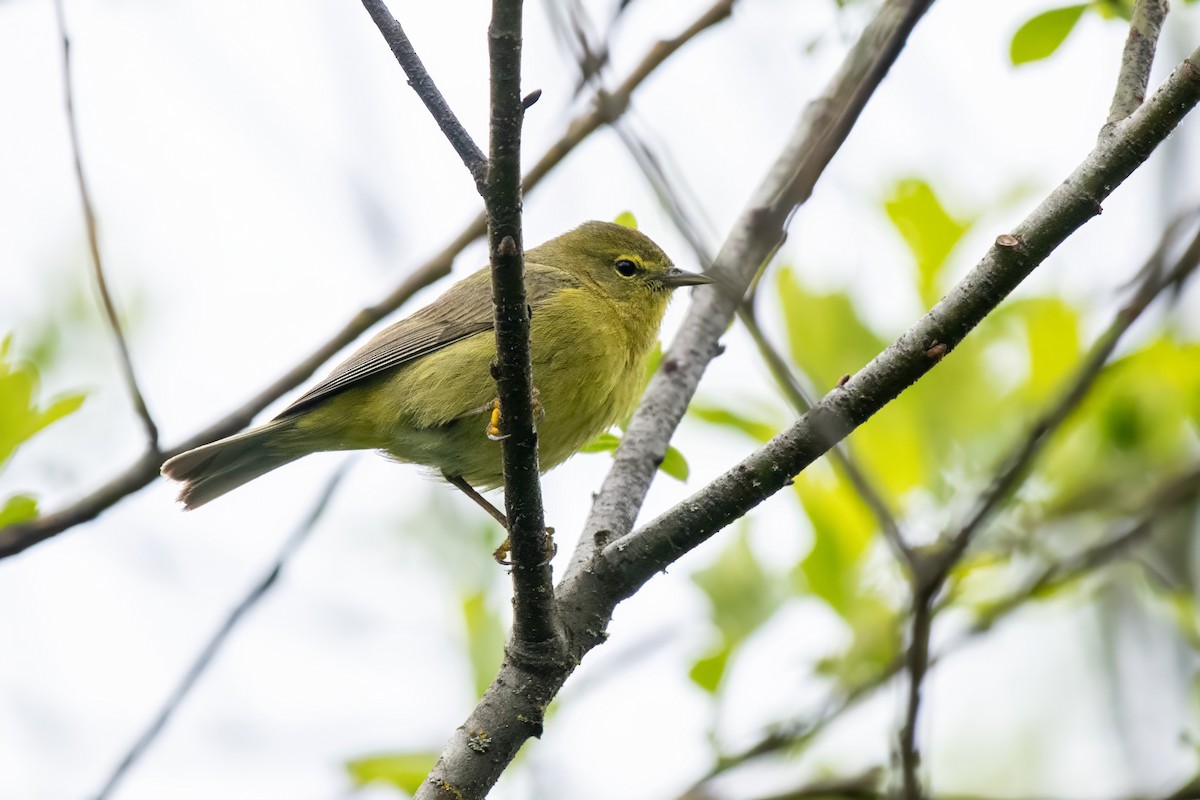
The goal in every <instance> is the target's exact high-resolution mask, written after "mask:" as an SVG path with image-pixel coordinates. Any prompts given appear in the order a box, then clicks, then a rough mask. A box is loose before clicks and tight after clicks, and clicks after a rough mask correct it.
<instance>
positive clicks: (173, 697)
mask: <svg viewBox="0 0 1200 800" xmlns="http://www.w3.org/2000/svg"><path fill="white" fill-rule="evenodd" d="M350 464H351V462H350V461H346V462H344V463H343V464H342V466H341V467H339V468H338V469H337V470H336V471H335V472H334V473H333V475H331V476H330V477H329V480H328V481H327V482H326V483H325V488H324V489H322V490H321V493H320V494H319V495H318V496H317V501H316V502H315V503H314V504H313V507H312V510H311V511H309V512H308V516H306V517H305V518H304V520H303V521H302V522H301V523H300V524H299V525H298V526H297V527H296V530H295V531H293V532H292V534H291V535H290V536H288V538H287V539H286V540H285V541H284V543H283V546H282V547H281V548H279V552H278V553H277V554H276V556H275V561H274V562H273V563H272V564H271V568H270V569H269V570H267V573H266V574H265V575H264V576H263V577H262V579H261V580H260V581H259V582H258V583H257V584H255V585H254V587H252V588H251V589H250V591H249V592H248V593H247V594H246V596H245V597H244V598H242V601H241V602H240V603H238V604H237V606H235V607H234V609H233V611H231V612H230V613H229V616H228V617H226V618H225V621H224V622H223V623H222V624H221V626H220V627H219V628H217V630H216V632H215V633H214V634H213V635H212V638H211V639H209V640H208V642H207V643H206V644H205V645H204V647H203V648H201V650H200V653H199V654H198V655H197V656H196V660H195V661H193V662H192V665H191V666H190V667H188V670H187V672H185V673H184V675H183V678H182V679H181V680H180V681H179V685H177V686H176V687H175V690H174V691H173V692H171V694H170V695H169V696H168V697H167V699H166V700H165V701H164V702H163V705H162V707H161V708H159V710H158V713H157V714H155V715H154V719H153V720H151V722H150V724H149V725H147V726H146V729H145V730H144V731H142V734H141V735H140V736H139V737H138V738H137V741H135V742H134V743H133V746H131V747H130V748H129V750H128V752H126V753H125V757H124V758H122V759H121V762H120V763H119V764H117V767H116V769H114V770H113V773H112V775H110V776H109V778H108V780H107V781H106V782H105V784H104V787H103V788H102V789H101V790H100V791H99V792H98V793H97V794H96V800H106V798H109V797H111V796H112V793H113V791H114V790H115V789H116V788H117V786H118V785H119V784H120V783H121V781H122V780H123V779H124V777H125V775H126V774H127V773H128V772H129V770H131V769H132V768H133V767H134V766H135V765H136V764H137V762H138V761H140V760H141V758H142V757H143V756H144V755H145V754H146V752H147V751H148V750H149V749H150V746H151V745H153V744H154V741H155V740H156V739H157V738H158V735H159V734H160V733H162V731H163V729H164V728H165V727H166V725H167V722H168V721H170V719H171V716H172V715H173V714H174V713H175V711H176V710H177V709H178V708H179V707H180V706H181V705H183V701H184V700H186V699H187V696H188V694H190V693H191V691H192V689H193V688H194V687H195V685H196V682H197V681H199V680H200V677H201V676H202V675H203V674H204V672H205V671H206V670H207V669H208V667H209V666H210V665H211V664H212V662H213V659H214V658H216V656H217V653H219V652H220V650H221V648H222V647H223V646H224V645H225V642H227V641H228V640H229V636H230V634H232V633H233V630H234V628H236V627H237V625H238V623H240V622H241V621H242V619H243V618H245V616H246V614H247V613H249V611H250V610H251V609H253V608H254V607H255V606H256V605H258V603H259V601H260V600H262V599H263V597H265V596H266V594H267V592H269V591H270V590H271V588H272V587H273V586H274V585H275V582H276V581H277V580H278V579H279V576H280V574H281V573H282V572H283V568H284V567H285V566H287V564H288V562H290V561H291V560H292V557H293V556H294V555H296V551H297V550H299V549H300V545H302V544H304V542H305V540H307V539H308V536H309V534H310V533H312V531H313V528H315V527H316V525H317V522H318V521H320V519H321V517H322V516H323V515H324V514H325V509H327V508H328V507H329V501H330V500H331V499H333V495H334V493H335V492H336V491H337V488H338V486H339V485H341V482H342V478H344V477H345V476H346V473H347V472H348V471H349V466H350Z"/></svg>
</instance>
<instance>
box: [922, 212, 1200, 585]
mask: <svg viewBox="0 0 1200 800" xmlns="http://www.w3.org/2000/svg"><path fill="white" fill-rule="evenodd" d="M1197 221H1200V209H1194V210H1192V211H1190V212H1188V213H1186V214H1184V215H1183V216H1181V217H1180V218H1179V219H1178V220H1176V221H1175V222H1174V223H1173V224H1171V225H1170V226H1168V228H1167V231H1166V232H1165V233H1164V234H1163V238H1162V241H1161V242H1160V243H1159V245H1158V247H1157V248H1156V249H1155V252H1154V254H1153V255H1152V256H1151V257H1150V260H1149V262H1148V263H1147V264H1146V265H1145V266H1144V267H1142V269H1141V270H1140V274H1144V275H1145V276H1146V279H1145V280H1143V281H1142V283H1141V284H1140V286H1139V287H1138V289H1137V291H1136V292H1135V293H1134V295H1133V297H1131V298H1130V299H1129V301H1128V302H1127V303H1126V304H1125V305H1124V306H1123V307H1122V308H1121V310H1120V311H1118V312H1117V315H1116V317H1115V318H1114V319H1113V321H1112V322H1111V323H1109V326H1108V328H1107V329H1105V331H1104V333H1103V334H1102V335H1101V336H1100V338H1099V339H1098V340H1096V343H1095V344H1094V345H1093V346H1092V348H1091V350H1090V351H1089V352H1088V355H1087V358H1085V359H1084V362H1083V365H1082V367H1081V368H1080V369H1079V371H1078V373H1077V374H1076V376H1075V378H1074V380H1073V381H1072V382H1071V384H1070V386H1068V387H1067V389H1066V391H1064V392H1063V394H1062V396H1061V397H1060V398H1059V400H1058V402H1057V403H1055V405H1054V406H1053V407H1052V408H1050V409H1049V410H1048V411H1047V412H1046V413H1045V414H1044V415H1043V416H1042V417H1041V419H1039V420H1038V421H1037V422H1036V423H1035V424H1034V425H1033V427H1032V428H1031V429H1030V431H1029V434H1028V435H1027V436H1026V437H1025V438H1024V439H1023V440H1022V441H1021V443H1020V444H1019V445H1018V446H1017V448H1016V449H1015V450H1014V451H1013V453H1012V454H1011V455H1009V457H1008V458H1007V459H1005V461H1004V464H1003V466H1002V467H1001V468H1000V470H999V472H998V473H997V475H996V477H995V478H994V479H993V480H992V482H991V485H990V486H989V487H988V489H987V491H986V492H984V494H983V496H982V497H980V499H979V502H978V503H977V504H976V506H975V509H974V510H973V511H972V512H971V514H970V516H969V517H968V518H967V519H966V521H965V522H963V523H962V525H961V526H960V527H959V528H958V531H957V532H956V533H955V534H954V536H953V538H952V539H951V540H950V544H949V546H948V547H947V548H946V550H945V552H944V553H943V554H942V555H941V557H940V563H939V565H938V568H937V569H936V570H933V571H932V572H931V573H930V578H931V579H933V580H936V581H938V582H939V584H940V582H941V581H942V580H944V579H945V576H946V574H947V573H948V572H949V571H950V569H951V568H952V567H953V566H954V564H956V563H957V562H958V560H959V559H960V558H962V555H963V553H964V552H965V551H966V549H967V547H968V546H969V545H970V543H971V541H972V539H973V538H974V536H975V534H976V533H977V532H978V531H979V529H980V528H981V527H982V526H983V525H984V524H985V523H986V522H987V520H988V519H990V518H991V516H992V515H993V514H994V513H995V511H996V510H997V509H998V508H999V507H1000V505H1001V504H1002V503H1003V502H1004V501H1005V500H1007V499H1008V497H1009V496H1010V495H1011V494H1012V492H1013V490H1014V489H1016V487H1017V486H1018V485H1019V484H1020V482H1021V481H1022V480H1023V479H1024V477H1025V475H1026V474H1027V471H1028V469H1029V467H1030V465H1032V464H1033V462H1034V461H1035V460H1036V459H1037V457H1038V455H1040V454H1041V452H1042V450H1043V449H1044V448H1045V446H1046V443H1047V442H1048V441H1049V440H1050V438H1051V437H1052V436H1053V435H1054V432H1055V431H1056V430H1058V429H1059V428H1060V427H1061V426H1062V424H1063V423H1064V422H1066V421H1067V419H1068V418H1069V417H1070V416H1071V412H1073V411H1074V410H1075V409H1076V408H1077V407H1078V406H1079V404H1080V403H1081V402H1083V399H1084V398H1085V397H1086V396H1087V393H1088V392H1089V391H1090V390H1091V388H1092V385H1093V384H1094V383H1095V382H1096V379H1097V378H1099V377H1100V373H1101V371H1103V369H1104V366H1105V364H1107V363H1108V359H1109V358H1110V357H1111V356H1112V354H1113V352H1114V351H1115V350H1116V348H1117V344H1118V343H1119V342H1120V340H1121V337H1122V336H1124V335H1125V333H1126V332H1127V331H1128V330H1129V328H1130V327H1131V326H1132V325H1133V323H1134V322H1136V321H1137V319H1138V318H1139V317H1140V316H1141V315H1142V312H1144V311H1145V310H1146V309H1147V308H1148V307H1149V306H1150V304H1151V303H1153V302H1154V300H1155V299H1156V298H1157V297H1158V296H1159V295H1160V294H1161V293H1162V292H1163V291H1165V290H1166V289H1167V288H1168V287H1170V286H1173V285H1179V284H1181V283H1182V282H1183V281H1185V280H1186V279H1187V278H1188V276H1189V275H1191V274H1192V273H1193V272H1194V271H1195V270H1196V269H1197V267H1200V231H1197V232H1196V233H1195V235H1194V236H1193V237H1192V240H1191V242H1190V244H1188V246H1187V247H1186V248H1185V249H1184V251H1183V253H1181V254H1180V255H1179V257H1178V258H1177V259H1176V260H1175V263H1174V264H1173V265H1172V266H1171V267H1170V268H1169V269H1166V270H1163V269H1162V267H1161V264H1162V262H1163V261H1164V259H1165V258H1166V254H1167V252H1168V251H1169V250H1170V249H1171V248H1172V247H1173V246H1174V245H1175V243H1176V241H1175V240H1176V237H1177V235H1178V234H1179V232H1180V231H1181V229H1182V228H1184V227H1185V226H1187V225H1194V224H1195V223H1196V222H1197Z"/></svg>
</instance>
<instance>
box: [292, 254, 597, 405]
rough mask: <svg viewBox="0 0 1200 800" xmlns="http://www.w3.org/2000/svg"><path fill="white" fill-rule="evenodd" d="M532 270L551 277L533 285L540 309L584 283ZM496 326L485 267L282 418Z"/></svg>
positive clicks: (356, 356)
mask: <svg viewBox="0 0 1200 800" xmlns="http://www.w3.org/2000/svg"><path fill="white" fill-rule="evenodd" d="M526 272H527V275H528V274H530V273H540V274H541V277H543V278H545V280H539V281H536V282H534V283H533V284H531V285H530V286H528V287H527V298H528V301H529V303H530V305H532V306H533V307H534V308H535V309H536V308H537V306H538V305H539V304H540V303H541V302H542V301H544V300H545V299H546V298H547V297H549V296H550V295H551V294H553V293H554V292H557V291H559V290H560V289H563V288H566V287H568V286H578V285H579V283H578V281H576V280H575V279H574V278H573V277H571V276H570V275H568V274H567V273H565V272H562V271H561V270H558V269H554V268H551V267H545V266H542V265H539V264H526ZM493 325H494V318H493V312H492V284H491V278H490V275H489V273H488V269H487V268H486V267H485V268H484V269H481V270H479V271H478V272H475V273H473V274H471V275H469V276H468V277H466V278H464V279H463V280H461V281H459V282H458V283H456V284H454V285H453V286H451V287H450V288H449V289H448V290H446V293H445V294H443V295H442V296H441V297H439V298H438V299H437V300H435V301H434V302H433V303H432V304H430V305H428V306H426V307H425V308H423V309H421V310H420V311H418V312H416V313H415V314H413V315H412V316H410V317H405V318H404V319H402V320H400V321H399V322H397V323H395V324H394V325H390V326H388V327H387V328H384V329H383V330H382V331H380V332H379V333H377V334H376V335H375V336H374V337H373V338H372V339H371V340H370V341H369V342H367V343H366V344H365V345H363V346H362V347H360V348H359V349H358V350H356V351H355V352H354V353H353V354H352V355H351V356H350V357H349V358H347V359H346V360H345V361H343V362H342V363H341V364H339V365H338V366H337V367H335V368H334V370H333V372H331V373H330V374H329V376H328V377H327V378H325V380H323V381H321V382H320V383H318V384H317V385H316V386H314V387H313V388H312V389H310V390H308V391H307V392H305V393H304V394H303V395H302V396H301V397H300V398H298V399H297V400H296V401H295V402H293V403H292V404H291V405H290V406H288V407H287V408H285V409H284V410H283V411H282V412H281V413H280V414H279V416H278V417H276V419H280V418H283V417H287V416H290V415H292V414H295V413H296V412H298V411H302V410H304V409H305V408H309V407H310V406H313V405H315V404H316V403H319V402H320V401H322V400H324V399H326V398H328V397H331V396H332V395H335V394H337V393H338V392H340V391H342V390H343V389H346V388H347V387H349V386H352V385H353V384H355V383H358V382H359V381H361V380H364V379H366V378H370V377H372V376H375V375H378V374H380V373H382V372H386V371H387V370H390V369H394V368H395V367H399V366H401V365H402V364H407V363H408V362H410V361H415V360H416V359H418V358H421V357H422V356H426V355H429V354H430V353H433V352H436V351H438V350H440V349H442V348H443V347H448V346H450V345H452V344H454V343H455V342H458V341H462V340H463V339H466V338H467V337H469V336H474V335H475V334H478V333H483V332H484V331H490V330H492V329H493Z"/></svg>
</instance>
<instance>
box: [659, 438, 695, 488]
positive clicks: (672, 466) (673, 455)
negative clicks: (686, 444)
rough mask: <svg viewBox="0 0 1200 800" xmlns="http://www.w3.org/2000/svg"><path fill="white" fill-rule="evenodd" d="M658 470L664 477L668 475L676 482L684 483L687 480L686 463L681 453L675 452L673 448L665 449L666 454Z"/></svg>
mask: <svg viewBox="0 0 1200 800" xmlns="http://www.w3.org/2000/svg"><path fill="white" fill-rule="evenodd" d="M658 468H659V469H660V470H662V472H663V473H664V474H666V475H670V476H671V477H672V478H674V479H675V480H677V481H680V482H682V483H686V482H687V479H688V463H687V459H685V458H684V457H683V453H681V452H679V451H678V450H676V449H675V448H674V447H670V446H668V447H667V454H666V455H665V456H663V460H662V463H661V464H659V465H658Z"/></svg>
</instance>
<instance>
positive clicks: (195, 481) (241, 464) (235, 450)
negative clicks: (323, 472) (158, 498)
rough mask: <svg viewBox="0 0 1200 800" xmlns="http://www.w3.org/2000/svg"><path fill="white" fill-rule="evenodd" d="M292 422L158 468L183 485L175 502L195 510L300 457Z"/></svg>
mask: <svg viewBox="0 0 1200 800" xmlns="http://www.w3.org/2000/svg"><path fill="white" fill-rule="evenodd" d="M294 430H295V420H292V419H280V420H275V421H273V422H268V423H267V424H266V425H263V426H261V427H258V428H254V429H253V430H249V431H246V432H245V433H239V434H237V435H236V436H230V437H229V438H227V439H222V440H220V441H219V442H213V443H212V444H206V445H204V446H203V447H197V448H196V449H195V450H188V451H187V452H186V453H180V454H179V455H177V456H175V457H174V458H172V459H169V460H168V461H167V462H166V463H165V464H163V465H162V474H163V475H166V476H167V477H168V478H171V479H172V480H177V481H180V482H182V483H183V488H182V489H180V490H179V501H180V502H181V503H183V505H184V507H185V508H187V509H189V510H190V509H193V508H198V507H200V506H202V505H204V504H205V503H207V502H208V501H209V500H215V499H216V498H218V497H220V496H221V495H223V494H225V493H226V492H228V491H232V490H233V489H236V488H237V487H239V486H241V485H242V484H243V483H249V482H250V481H252V480H254V479H255V478H257V477H259V476H261V475H265V474H267V473H268V472H270V471H271V470H273V469H275V468H276V467H282V466H283V465H284V464H287V463H288V462H290V461H295V460H296V459H297V458H299V457H300V456H302V455H304V454H305V452H307V451H305V450H304V449H303V448H297V447H295V446H292V447H288V446H287V445H288V444H293V445H294V440H293V437H292V436H289V435H288V434H291V433H293V432H294Z"/></svg>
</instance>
